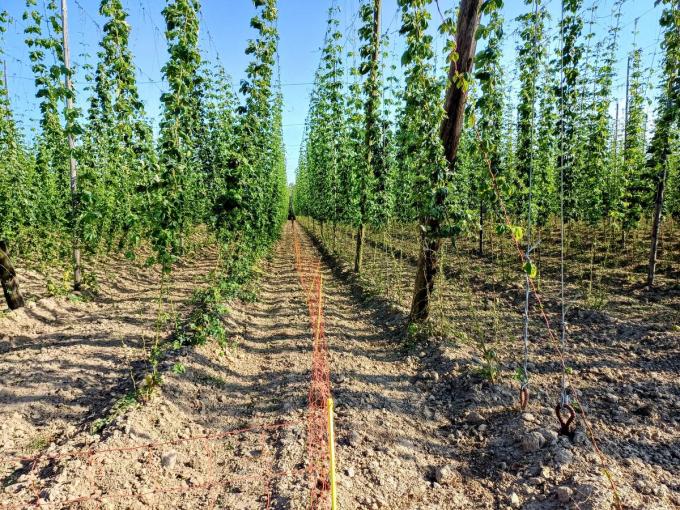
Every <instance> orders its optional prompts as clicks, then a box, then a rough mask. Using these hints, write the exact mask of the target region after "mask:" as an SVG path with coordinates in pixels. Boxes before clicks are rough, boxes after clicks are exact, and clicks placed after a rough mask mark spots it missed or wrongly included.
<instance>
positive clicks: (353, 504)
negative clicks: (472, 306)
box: [0, 225, 680, 510]
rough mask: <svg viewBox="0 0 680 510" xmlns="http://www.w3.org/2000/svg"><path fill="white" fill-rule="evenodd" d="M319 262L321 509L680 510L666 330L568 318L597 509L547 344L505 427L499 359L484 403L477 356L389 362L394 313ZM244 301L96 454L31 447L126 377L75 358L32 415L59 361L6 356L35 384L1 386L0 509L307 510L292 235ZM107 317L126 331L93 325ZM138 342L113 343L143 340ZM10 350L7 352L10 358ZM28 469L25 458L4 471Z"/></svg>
mask: <svg viewBox="0 0 680 510" xmlns="http://www.w3.org/2000/svg"><path fill="white" fill-rule="evenodd" d="M301 235H302V248H303V251H304V252H305V256H320V255H321V252H320V251H319V245H318V244H316V243H315V242H314V241H313V239H312V238H311V237H309V236H308V235H307V234H306V233H304V232H302V233H301ZM323 261H324V263H323V265H322V271H323V274H324V286H325V317H326V319H325V320H326V335H327V339H328V344H329V348H330V365H331V384H332V392H333V396H334V399H335V402H336V420H335V425H336V433H337V468H338V502H339V508H343V509H351V508H357V509H358V508H361V509H364V508H368V509H373V508H376V509H413V510H416V509H419V510H425V509H431V510H435V509H469V508H480V509H484V508H488V509H506V508H526V509H553V508H554V509H557V508H579V509H609V508H612V504H613V503H614V500H615V497H614V494H615V493H616V494H618V496H619V497H620V499H621V508H635V509H672V508H680V486H679V484H680V482H679V480H680V476H678V475H680V458H679V455H680V454H679V453H678V452H679V451H680V448H678V445H680V427H678V420H679V417H680V387H679V386H678V382H677V375H678V373H679V371H680V345H679V342H678V340H679V337H678V331H677V329H675V328H674V327H673V325H670V326H669V325H664V327H655V326H654V325H649V324H648V323H645V322H644V321H643V320H642V319H640V320H639V321H638V319H637V318H636V319H635V322H633V321H628V320H625V319H624V318H615V317H612V316H610V315H608V314H606V313H603V312H597V313H595V312H593V311H588V310H583V309H575V310H572V311H571V312H570V314H571V315H570V323H571V325H572V326H571V327H572V330H571V334H570V338H571V344H570V350H569V356H570V366H572V367H573V370H574V376H576V375H577V376H578V377H572V381H573V386H572V391H573V392H575V393H576V394H577V395H579V397H580V400H581V401H582V402H583V404H584V409H585V411H586V413H587V416H588V418H589V423H590V425H591V426H592V430H593V433H594V436H595V438H596V440H597V444H598V445H599V446H600V448H601V449H602V452H603V456H604V459H605V464H606V470H607V471H606V472H607V473H608V475H609V477H610V478H611V480H613V482H614V485H615V487H616V490H615V491H613V490H612V488H611V485H610V482H609V480H608V478H607V476H605V474H604V473H605V471H604V470H603V467H602V466H600V465H599V462H600V461H599V457H598V456H597V455H596V454H595V453H594V452H593V448H592V446H591V444H590V440H589V439H588V434H587V429H586V428H585V427H584V422H583V420H582V419H579V425H578V428H577V430H576V433H575V434H574V436H573V438H569V437H565V436H558V434H557V428H558V423H557V420H556V418H555V416H554V411H553V407H554V404H555V402H556V399H557V398H558V395H559V382H558V370H557V368H558V366H557V362H556V360H555V358H554V353H553V350H552V349H551V348H550V346H549V345H548V344H547V342H541V343H536V344H535V345H532V358H531V365H530V370H531V372H532V379H531V386H530V391H531V393H530V401H529V405H528V407H527V409H525V410H524V411H522V410H520V409H519V405H518V402H517V397H518V391H517V384H516V382H515V381H514V380H513V379H512V375H511V374H512V371H513V370H514V368H515V364H516V363H517V360H516V357H515V356H513V355H512V354H511V352H512V349H511V346H509V345H507V346H505V345H502V346H500V351H501V352H500V355H499V356H500V359H502V360H503V362H502V367H501V368H502V374H501V377H499V380H498V382H496V383H495V384H491V383H490V382H488V381H487V380H485V379H484V378H482V377H480V375H479V370H478V369H479V366H480V358H479V352H478V350H477V349H476V348H475V347H474V345H471V344H470V343H468V342H463V341H459V340H457V339H455V338H452V337H439V336H434V337H430V339H429V340H427V341H421V342H420V343H416V344H414V345H412V346H411V348H410V349H406V348H404V345H405V344H404V340H405V335H404V328H403V326H404V320H405V317H404V313H403V309H401V308H400V307H399V306H398V304H397V305H395V303H394V302H391V301H390V300H387V299H383V298H382V297H381V296H380V295H378V294H375V293H369V292H367V291H366V289H365V287H364V285H363V282H362V281H360V280H357V279H355V278H353V277H352V276H350V273H349V271H347V269H346V267H345V266H344V265H343V263H342V262H341V261H338V260H335V259H333V258H330V257H327V256H326V257H324V259H323ZM257 288H258V299H257V301H256V302H254V303H243V302H234V303H232V304H231V305H230V311H229V313H228V314H227V315H226V316H225V318H224V322H225V325H226V326H227V328H228V330H229V331H230V343H231V344H232V347H231V348H229V349H227V350H226V351H223V350H221V349H220V348H219V347H218V346H216V345H214V344H210V345H204V346H200V347H197V348H191V349H188V348H187V349H184V350H183V351H182V352H181V353H179V354H178V356H177V357H176V358H174V359H171V360H168V361H167V362H165V369H166V372H165V376H164V384H163V385H162V387H161V389H160V390H159V392H158V394H157V395H156V396H155V397H154V398H153V399H152V401H151V402H150V403H149V404H147V405H145V406H142V407H137V408H134V409H130V410H129V411H128V412H126V413H125V414H123V415H121V416H119V417H118V418H116V419H115V421H114V422H113V423H112V424H111V425H110V426H108V427H106V428H105V429H104V430H103V431H102V433H101V434H97V435H92V434H90V433H89V432H88V431H87V429H78V428H76V429H74V430H69V431H68V433H67V434H62V435H59V434H56V435H55V436H51V437H49V438H44V439H43V440H41V441H35V440H33V439H32V438H34V437H36V436H35V434H36V432H39V433H44V431H45V430H51V429H49V426H50V425H48V424H49V423H52V422H53V420H55V419H57V418H59V419H62V420H64V422H65V423H66V424H69V423H76V422H78V420H79V419H83V418H87V417H88V416H89V415H90V414H96V412H95V411H94V410H91V409H92V406H89V407H88V406H87V405H84V404H82V403H80V402H81V401H79V400H77V398H76V397H77V396H78V395H82V394H83V393H82V392H84V391H87V392H90V393H91V394H96V395H101V394H102V393H107V392H110V391H112V390H111V388H112V387H113V381H114V380H115V379H116V377H118V378H125V373H124V372H125V370H127V369H124V368H120V369H119V370H120V373H117V372H115V370H116V367H119V366H122V365H124V364H125V363H127V361H123V359H124V358H121V357H118V358H114V359H112V360H109V365H106V364H104V363H103V362H98V361H96V360H97V359H100V357H102V351H103V352H107V351H106V348H107V347H106V345H105V344H104V345H101V346H99V347H97V345H95V344H93V346H92V349H93V350H92V351H89V352H85V351H83V352H82V353H81V357H80V358H79V363H82V364H83V365H84V366H82V365H77V366H74V367H71V370H72V371H73V375H72V376H70V377H71V378H70V379H67V380H60V382H55V383H54V389H53V391H55V392H56V391H57V388H64V389H65V390H66V391H68V392H69V395H71V394H72V396H71V397H70V399H69V400H66V401H62V400H55V401H52V400H49V399H46V398H43V399H41V400H40V402H41V405H40V406H37V405H36V404H34V405H33V406H31V405H29V404H30V402H31V401H30V399H31V395H33V394H34V393H37V392H35V391H33V390H34V389H35V388H36V387H40V386H39V385H41V384H43V385H44V384H46V382H45V381H50V380H51V378H52V377H53V375H52V372H49V371H48V370H47V369H49V368H50V367H51V363H54V360H55V359H56V360H61V359H62V358H63V357H64V356H65V353H64V352H63V351H59V350H56V349H58V348H60V346H59V344H53V343H49V338H43V337H42V336H41V335H48V334H51V333H52V331H51V330H49V331H48V330H47V329H45V332H43V333H40V334H38V333H37V330H36V331H35V332H34V333H31V334H34V335H36V336H35V337H31V338H30V340H31V343H32V345H35V346H36V348H35V350H36V351H38V352H40V351H39V349H43V350H44V356H45V357H44V358H42V361H41V362H39V361H38V360H33V359H30V357H29V356H24V357H23V358H21V360H20V359H19V358H12V357H13V356H19V352H20V350H19V349H17V348H16V347H11V348H10V349H6V350H5V352H3V353H2V354H1V355H0V356H1V357H0V362H2V363H10V362H12V363H13V364H14V366H15V367H16V366H17V365H19V364H21V363H29V362H30V363H34V364H33V365H31V366H32V367H33V371H29V372H28V373H29V374H34V376H35V380H33V379H31V380H30V381H29V383H28V384H24V382H23V381H21V380H19V379H18V374H19V372H18V367H17V368H15V370H16V372H12V373H15V374H16V375H14V376H12V377H13V379H12V381H10V382H11V383H12V385H11V386H10V384H6V383H4V384H3V386H2V387H3V392H5V394H4V395H3V398H4V400H3V413H5V409H6V408H7V410H8V411H7V413H6V416H10V417H11V418H10V419H9V420H8V421H6V422H5V425H4V426H3V429H2V434H3V444H5V445H7V446H6V448H5V449H3V451H2V452H1V453H2V454H3V455H5V457H3V458H4V459H5V460H3V461H2V462H0V477H1V478H2V480H3V483H2V489H1V490H2V492H0V508H25V507H27V506H29V505H30V504H34V505H36V504H37V506H38V507H39V508H100V507H101V508H109V509H118V508H120V509H123V508H131V509H132V508H135V509H137V508H139V509H142V508H158V509H160V508H183V509H191V508H196V509H198V508H201V509H202V508H230V509H231V508H234V509H251V508H276V509H288V508H307V507H308V500H307V498H308V497H309V489H310V488H309V486H308V481H307V477H306V476H305V472H304V468H305V465H306V462H307V459H306V444H305V443H306V409H307V390H308V386H309V377H310V373H309V371H310V363H311V334H310V331H309V318H308V311H307V305H306V303H305V296H304V294H303V291H302V289H301V288H300V284H299V280H298V275H297V274H296V270H295V264H294V255H293V249H292V232H291V227H290V225H288V226H287V227H286V230H285V234H284V237H283V239H282V240H281V242H280V243H279V245H278V246H277V248H276V250H275V252H274V254H273V256H272V258H271V260H268V261H266V262H264V263H263V266H262V276H261V277H260V278H259V281H258V284H257ZM131 302H132V303H134V302H135V300H134V299H131ZM452 303H457V302H452ZM137 305H141V304H140V303H137ZM63 306H64V307H66V306H68V307H73V306H77V307H85V306H88V307H90V306H95V305H94V304H92V303H87V304H80V303H79V304H77V305H74V304H70V303H64V304H63ZM452 307H455V306H454V305H452ZM78 309H79V310H80V312H79V313H80V314H82V315H76V314H75V312H73V315H71V316H69V315H67V314H68V313H71V312H69V311H68V310H62V309H58V310H57V311H56V312H55V314H54V319H53V320H61V321H62V322H61V325H60V326H59V327H61V328H76V327H79V326H78V324H80V323H82V322H86V320H85V318H86V317H90V316H92V315H95V313H96V310H95V309H93V310H90V309H82V310H81V309H80V308H78ZM9 315H12V314H9ZM117 316H121V317H123V316H124V314H121V313H110V314H108V315H107V317H108V320H111V321H113V320H115V318H116V317H117ZM103 319H104V318H103V317H102V320H103ZM4 320H5V321H7V320H10V321H12V320H14V319H12V317H11V316H8V317H7V318H5V319H4ZM18 322H20V321H18ZM107 324H108V326H109V327H111V329H106V327H107ZM645 324H646V325H645ZM120 326H121V325H120V324H118V325H117V326H115V327H114V325H112V324H109V323H107V322H106V321H104V322H102V323H97V324H95V325H94V326H92V327H93V328H94V330H93V331H92V332H91V335H92V336H93V337H94V338H102V337H106V338H108V337H110V336H112V335H114V334H115V333H116V332H117V331H119V329H118V328H120ZM643 326H644V327H643ZM41 327H44V328H46V327H47V326H41ZM51 327H57V326H54V325H53V326H51ZM97 328H99V329H97ZM139 328H140V330H138V331H137V332H136V333H135V334H133V333H130V334H131V335H132V336H135V335H142V334H143V333H142V330H144V329H145V328H144V326H142V325H139ZM3 331H4V330H3ZM19 334H20V333H19V331H16V332H15V333H13V334H12V335H10V340H9V341H8V342H10V343H14V344H15V345H18V343H17V339H16V336H17V335H19ZM60 334H62V335H63V334H64V333H63V331H61V333H60ZM78 334H80V335H82V334H83V333H82V332H81V333H78ZM128 343H131V340H130V341H129V342H128ZM116 345H118V344H117V343H116ZM61 348H62V349H63V348H66V347H65V346H62V347H61ZM108 349H113V347H111V346H109V347H108ZM121 352H122V351H121ZM119 356H120V355H119ZM89 358H93V360H89ZM7 360H11V361H7ZM95 362H96V364H95V365H94V366H87V365H86V363H88V364H92V363H95ZM37 367H42V369H41V370H38V368H37ZM54 370H56V371H59V367H58V366H55V367H54ZM2 373H4V372H2ZM79 374H85V375H87V376H88V378H85V375H79ZM106 374H110V380H109V379H107V376H106ZM3 377H4V376H3ZM79 377H80V378H81V379H82V381H83V382H81V383H79V384H80V386H78V385H77V383H78V379H77V378H79ZM107 381H109V382H107ZM3 382H4V380H3ZM15 387H16V388H15ZM50 389H52V388H50ZM45 393H47V391H46V390H45V389H43V390H42V391H41V392H40V393H37V394H38V395H43V394H45ZM48 395H51V393H48ZM52 398H56V397H52ZM44 402H48V403H49V405H50V411H49V412H48V411H45V410H44V409H43V407H44V406H46V405H47V404H45V403H44ZM69 402H77V403H78V405H79V406H81V407H82V409H81V407H76V404H71V405H68V403H69ZM8 405H9V406H12V407H11V408H9V407H7V406H8ZM72 408H74V409H75V410H73V409H72ZM36 413H37V414H36ZM40 413H42V414H40ZM69 413H71V414H72V415H73V416H74V417H75V418H76V419H72V418H71V417H69V416H70V415H69ZM34 415H35V416H34ZM38 416H40V417H42V420H43V421H38V419H37V417H38ZM31 420H33V422H31ZM30 427H38V429H36V430H33V429H31V428H30ZM39 427H45V429H40V428H39ZM26 429H28V431H26ZM9 454H12V455H14V457H13V458H8V457H7V455H9ZM35 454H40V455H41V457H40V458H38V459H37V460H34V461H28V460H26V459H23V460H22V459H20V458H17V455H24V456H29V457H30V456H32V455H35Z"/></svg>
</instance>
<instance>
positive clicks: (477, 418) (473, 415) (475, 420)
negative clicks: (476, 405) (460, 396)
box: [465, 411, 484, 425]
mask: <svg viewBox="0 0 680 510" xmlns="http://www.w3.org/2000/svg"><path fill="white" fill-rule="evenodd" d="M465 421H466V422H467V423H471V424H473V425H478V424H480V423H483V422H484V416H482V415H481V414H480V413H478V412H477V411H470V412H469V413H468V414H467V416H466V417H465Z"/></svg>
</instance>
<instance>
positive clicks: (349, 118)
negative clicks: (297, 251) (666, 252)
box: [295, 0, 680, 251]
mask: <svg viewBox="0 0 680 510" xmlns="http://www.w3.org/2000/svg"><path fill="white" fill-rule="evenodd" d="M549 3H550V2H545V1H544V0H526V1H525V5H526V12H525V13H524V14H522V15H520V16H519V17H518V18H517V19H516V20H514V21H513V23H515V24H516V26H517V34H518V41H519V42H518V45H517V48H516V50H517V53H516V56H514V62H515V64H516V69H517V77H518V79H517V81H516V83H511V82H510V80H508V79H507V78H506V74H507V73H508V69H507V66H504V65H503V61H504V60H503V59H504V56H503V55H502V48H503V36H504V34H503V32H504V27H506V26H507V25H508V22H507V21H504V20H503V19H502V17H501V15H500V12H499V10H498V7H499V6H500V4H501V2H488V3H484V5H483V7H482V10H483V11H484V12H485V14H484V19H483V20H482V25H481V26H480V28H479V30H478V33H477V38H478V39H480V41H481V42H480V45H479V49H478V51H477V55H476V59H475V71H474V74H473V76H466V75H463V73H461V75H459V76H457V77H456V81H459V83H458V82H457V83H454V85H456V86H460V87H465V88H466V87H470V93H471V97H472V101H469V102H468V106H467V109H466V123H465V126H466V128H465V130H464V133H463V136H462V139H461V144H460V149H459V151H458V155H457V159H456V165H455V169H454V171H453V172H452V168H451V166H450V165H447V164H446V161H445V159H444V155H443V152H442V140H441V139H440V136H439V135H440V133H439V126H440V123H441V120H442V117H443V114H444V112H443V102H444V101H443V100H444V98H443V94H444V89H445V86H446V82H445V76H444V74H443V72H442V70H441V69H439V68H438V65H437V62H438V61H439V57H450V56H451V55H453V58H456V56H455V55H456V54H455V47H452V45H451V44H450V43H449V44H447V45H446V46H445V48H444V49H443V51H444V52H445V55H441V56H440V55H436V54H435V51H434V45H433V38H432V36H431V35H430V31H429V30H428V26H429V23H430V12H431V11H430V7H431V6H430V5H429V2H426V1H417V0H409V1H407V0H402V1H400V2H399V5H400V9H401V15H402V19H401V29H400V34H401V36H402V37H403V38H404V42H405V51H404V53H403V55H402V57H401V65H402V73H403V77H404V79H403V83H402V90H401V93H400V94H399V95H398V96H397V100H396V101H394V102H391V103H390V104H389V105H388V111H386V112H383V113H381V115H382V117H383V120H382V122H383V123H384V125H386V126H387V127H386V129H383V131H382V135H381V136H382V137H383V139H384V140H388V141H389V143H387V144H385V145H384V146H377V147H380V148H381V150H382V151H383V152H384V153H385V154H386V155H387V157H382V159H380V161H381V163H382V164H384V165H386V168H384V169H381V171H380V174H376V173H375V172H374V171H371V168H370V163H369V166H367V160H368V161H369V162H370V161H371V159H370V158H367V157H366V156H365V154H366V151H369V152H371V151H373V150H374V149H375V148H376V145H375V144H374V143H373V141H372V140H373V139H377V137H378V136H379V132H378V131H376V133H375V134H372V132H373V130H376V126H377V122H378V121H377V119H374V118H370V117H369V115H371V112H373V111H375V110H369V109H366V108H364V110H363V111H362V110H361V109H360V108H359V105H360V104H361V103H362V100H363V103H366V104H370V103H367V102H366V101H367V100H371V98H372V97H373V96H371V90H372V88H371V87H372V83H373V80H374V79H375V77H374V75H372V74H371V73H370V72H368V67H367V66H368V64H369V62H367V61H365V57H366V56H367V55H368V52H367V50H366V48H368V46H363V47H362V49H361V52H360V55H359V57H360V58H361V59H362V61H361V63H360V64H358V72H357V73H355V78H356V79H355V80H354V81H350V82H348V83H347V84H346V85H345V86H342V87H341V86H339V85H338V83H337V78H336V79H329V77H328V76H326V75H324V74H318V75H317V80H316V83H315V88H314V92H313V94H312V102H311V109H310V117H309V121H308V123H307V128H306V134H305V139H304V144H303V147H302V149H301V160H300V165H299V168H298V180H297V186H296V189H295V204H296V208H297V212H298V213H299V214H302V215H308V216H311V217H312V218H314V219H316V220H319V221H321V222H329V221H330V222H332V223H334V224H335V223H339V224H345V225H353V226H356V225H357V224H361V223H362V221H363V219H364V218H363V216H364V214H365V213H366V209H365V208H362V205H361V204H362V203H364V202H365V201H368V202H371V201H372V200H375V198H374V196H373V195H374V194H375V189H376V187H375V184H374V181H375V179H376V177H377V175H385V176H388V179H387V183H388V185H387V186H385V187H379V189H381V192H383V193H385V194H386V195H387V196H386V197H383V198H381V199H380V202H379V203H380V205H379V209H380V216H381V217H380V218H374V219H373V218H372V219H371V220H369V222H370V223H372V224H374V225H375V227H377V228H381V226H383V225H385V224H386V223H389V222H408V223H411V222H418V223H419V225H420V227H419V229H420V230H421V231H422V232H424V235H425V236H426V237H429V238H430V239H436V238H442V237H449V238H452V239H453V240H454V241H455V238H456V237H457V235H459V233H460V232H462V231H465V230H466V229H468V230H472V229H478V230H479V236H480V241H479V244H480V251H482V248H483V239H482V232H483V230H482V227H483V226H484V225H487V227H488V226H491V228H496V226H497V225H499V224H501V223H503V220H502V219H501V214H500V213H501V211H500V209H499V204H498V203H497V201H496V199H497V196H498V193H500V195H501V196H502V198H503V200H504V203H505V204H506V206H507V211H508V212H509V213H510V215H511V217H512V223H513V224H516V225H518V226H519V225H525V223H526V221H527V220H528V219H529V218H531V221H532V222H533V223H534V224H535V225H538V227H542V226H544V225H546V224H547V223H549V222H550V221H551V219H553V218H555V217H556V216H559V215H560V214H561V204H562V203H563V204H564V218H565V220H566V221H579V222H580V221H585V222H587V223H588V224H591V225H596V224H598V223H603V224H606V225H607V228H608V229H612V228H613V229H618V230H619V231H620V232H621V233H622V239H623V240H624V242H625V232H627V231H629V230H630V229H633V228H636V227H638V226H639V225H641V224H643V222H644V221H648V220H649V219H651V217H652V216H653V213H654V202H655V193H656V194H657V195H658V189H659V186H658V183H659V182H663V183H664V190H663V191H664V193H665V194H664V196H663V204H662V208H663V212H664V213H666V214H672V215H678V214H680V210H679V209H678V203H679V202H680V199H679V197H678V181H680V179H679V178H678V177H677V175H678V168H677V167H678V158H677V153H678V151H677V130H678V117H677V116H678V114H677V112H678V94H677V89H678V87H677V80H678V78H677V67H678V66H677V62H678V60H677V58H678V53H677V52H678V50H677V47H678V44H677V33H678V32H679V31H680V30H679V29H680V22H679V20H678V14H677V13H678V5H677V1H675V0H666V1H664V2H660V3H662V4H664V11H663V15H662V18H661V25H662V29H663V33H664V34H665V36H664V40H663V41H664V42H663V45H662V46H663V49H664V51H665V57H664V58H665V60H664V67H663V69H662V70H661V72H660V73H658V74H657V75H652V74H650V77H651V76H656V77H657V79H658V90H659V92H660V95H659V97H658V98H657V106H656V113H655V115H654V119H650V118H648V109H647V107H646V105H647V104H648V102H650V101H651V98H650V97H649V91H650V90H653V89H654V87H652V85H653V84H652V83H650V82H649V78H647V77H646V74H647V73H646V72H645V70H644V64H643V61H644V59H645V58H646V57H648V55H646V54H645V51H644V50H643V49H641V48H639V47H634V48H632V49H631V51H630V52H629V55H630V62H629V69H630V71H629V79H628V84H627V88H626V101H625V102H626V104H627V106H626V107H624V105H623V104H621V105H619V104H618V102H617V103H616V104H615V97H614V87H613V83H614V81H615V79H616V78H617V76H616V72H615V69H616V66H617V64H620V63H619V62H617V60H616V55H617V54H618V49H619V39H620V32H621V21H620V20H621V11H622V7H623V5H624V2H623V1H621V0H619V1H617V2H614V4H613V6H612V7H611V9H612V10H611V13H610V14H611V16H610V19H611V22H610V27H609V30H608V31H606V32H605V33H604V34H603V35H602V36H598V34H596V33H595V32H594V31H593V29H592V26H593V24H592V22H590V23H588V22H587V21H586V20H587V16H586V13H590V18H591V19H594V18H596V17H597V16H600V17H602V13H600V12H599V11H597V6H596V5H594V6H593V7H588V8H586V7H584V3H583V1H582V0H565V2H563V9H562V12H561V14H560V16H559V17H558V19H555V20H552V19H551V17H550V15H549V13H548V8H547V7H548V4H549ZM371 4H372V2H364V3H363V4H362V9H361V11H360V12H359V15H360V18H359V19H361V20H362V21H363V22H364V24H363V25H362V26H361V27H360V28H359V29H358V33H357V36H358V39H359V40H360V41H368V38H369V36H370V31H368V30H367V25H366V23H367V22H368V20H370V15H369V14H370V13H369V10H370V7H371ZM600 9H601V8H600ZM607 14H609V13H607ZM332 26H333V40H337V39H339V38H340V37H341V35H340V34H339V33H338V32H337V29H336V27H337V23H336V22H333V23H332ZM440 31H441V32H442V33H443V34H446V35H447V39H448V40H449V41H450V42H451V41H452V40H453V36H454V20H453V19H452V18H444V19H443V22H442V25H441V27H440ZM350 35H351V34H350ZM350 35H348V37H349V36H350ZM328 40H329V36H328V35H327V45H326V49H325V50H324V53H323V57H322V65H321V67H320V69H328V64H327V62H333V68H334V69H335V68H336V67H337V66H338V64H337V61H338V58H340V57H339V54H340V51H341V50H340V49H339V48H336V47H335V46H333V47H331V48H330V49H332V53H329V47H328ZM551 55H553V58H551ZM505 57H506V59H507V57H508V56H507V55H506V56H505ZM511 60H512V57H511ZM344 61H345V66H344V67H345V68H352V66H353V65H354V66H356V65H357V64H356V63H354V64H353V62H355V56H354V55H352V54H347V55H344ZM324 62H326V64H324ZM329 83H331V84H332V87H330V86H329ZM359 94H361V96H360V95H359ZM339 95H342V96H343V97H344V100H340V99H339V97H338V96H339ZM615 106H616V109H619V107H621V110H622V114H621V116H620V117H621V119H619V116H618V114H617V113H615V108H614V107H615ZM343 107H344V108H343ZM330 108H335V110H334V113H333V115H332V116H331V114H330ZM624 110H625V111H624ZM390 121H393V122H394V125H395V126H396V127H395V129H394V132H392V129H390V127H389V122H390ZM652 124H653V125H654V126H655V129H654V134H653V135H651V134H650V133H648V126H649V125H652ZM367 137H368V138H367ZM362 142H363V143H362ZM362 155H364V156H362ZM371 157H373V158H375V156H371ZM338 165H339V166H338ZM489 167H490V170H491V174H493V176H494V177H495V179H494V181H495V186H496V187H497V189H496V190H494V189H493V187H494V183H492V179H491V178H490V173H489ZM530 195H531V215H530V216H527V212H528V211H527V203H528V200H529V196H530ZM392 204H394V206H393V205H392ZM395 206H396V207H395ZM348 213H349V214H348ZM376 220H377V221H376ZM433 225H436V229H437V232H433V231H430V230H431V229H432V226H433ZM516 232H517V233H518V232H519V230H516Z"/></svg>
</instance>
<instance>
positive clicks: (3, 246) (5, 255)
mask: <svg viewBox="0 0 680 510" xmlns="http://www.w3.org/2000/svg"><path fill="white" fill-rule="evenodd" d="M0 283H2V291H3V293H4V294H5V300H6V301H7V306H8V307H9V309H10V310H16V309H17V308H21V307H23V306H24V298H23V296H22V295H21V292H20V291H19V282H18V281H17V273H16V271H15V270H14V266H13V265H12V261H11V260H10V259H9V250H8V249H7V243H6V242H5V241H0Z"/></svg>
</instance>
